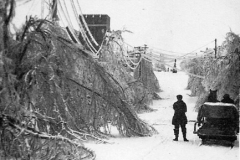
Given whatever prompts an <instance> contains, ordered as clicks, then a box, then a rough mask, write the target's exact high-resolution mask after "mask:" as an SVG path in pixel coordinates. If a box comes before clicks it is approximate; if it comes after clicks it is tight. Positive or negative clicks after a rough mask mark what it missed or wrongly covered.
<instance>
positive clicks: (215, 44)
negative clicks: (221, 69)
mask: <svg viewBox="0 0 240 160" xmlns="http://www.w3.org/2000/svg"><path fill="white" fill-rule="evenodd" d="M215 58H217V39H215Z"/></svg>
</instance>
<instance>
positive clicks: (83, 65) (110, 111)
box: [0, 0, 156, 159]
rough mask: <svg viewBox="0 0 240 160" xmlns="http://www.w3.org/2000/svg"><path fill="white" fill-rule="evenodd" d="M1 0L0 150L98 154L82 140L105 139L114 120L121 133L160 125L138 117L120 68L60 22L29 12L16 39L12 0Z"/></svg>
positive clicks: (44, 155)
mask: <svg viewBox="0 0 240 160" xmlns="http://www.w3.org/2000/svg"><path fill="white" fill-rule="evenodd" d="M1 2H2V1H1ZM3 4H4V5H1V23H0V24H1V30H0V31H1V34H0V35H3V36H2V37H1V41H2V42H3V45H2V46H1V48H0V49H1V50H0V52H1V66H0V71H1V92H0V94H1V97H0V122H1V123H0V138H1V145H0V152H1V158H5V159H12V158H14V157H15V158H16V159H19V158H20V159H95V154H94V152H93V151H91V150H90V149H88V148H86V147H84V142H85V141H87V140H96V141H100V142H105V141H104V140H103V139H102V138H107V137H108V136H110V135H111V130H110V129H109V124H111V126H115V127H116V128H117V129H118V131H119V133H120V134H122V135H123V136H151V135H152V134H154V133H156V130H155V129H154V128H152V127H151V126H149V125H148V124H147V123H145V122H144V121H142V120H141V119H139V118H138V116H137V114H136V113H135V111H134V110H133V108H134V107H132V104H130V103H128V102H129V101H128V99H127V97H126V94H125V91H124V89H125V88H123V87H122V85H120V83H119V82H118V80H117V79H116V78H115V76H114V75H112V74H110V73H109V72H107V70H106V69H105V68H104V67H103V66H102V64H101V63H100V62H98V61H97V60H94V59H92V57H91V56H89V55H88V54H87V53H86V52H85V51H84V50H83V49H82V48H81V46H78V45H76V44H74V43H72V42H71V41H70V40H69V39H68V38H67V35H66V32H65V31H64V30H62V28H60V27H58V26H57V25H56V24H53V23H52V22H49V21H47V20H38V19H35V18H32V17H30V18H29V19H28V20H27V22H26V24H25V27H24V29H23V30H22V32H21V33H20V34H19V39H18V40H17V41H16V40H13V39H12V38H11V37H10V34H9V31H8V29H9V22H10V19H11V17H12V14H11V11H13V10H14V5H13V4H14V0H12V1H3ZM2 33H3V34H2ZM102 52H107V51H106V50H103V51H102Z"/></svg>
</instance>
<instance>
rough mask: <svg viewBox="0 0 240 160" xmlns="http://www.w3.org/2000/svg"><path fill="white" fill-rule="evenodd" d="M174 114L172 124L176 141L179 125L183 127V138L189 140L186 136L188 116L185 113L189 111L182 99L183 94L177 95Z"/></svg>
mask: <svg viewBox="0 0 240 160" xmlns="http://www.w3.org/2000/svg"><path fill="white" fill-rule="evenodd" d="M173 109H174V116H173V118H172V124H173V125H174V135H175V139H173V140H174V141H178V134H179V127H181V129H182V134H183V140H184V141H185V142H188V140H187V138H186V133H187V129H186V124H187V116H186V115H185V113H186V112H187V105H186V103H185V102H183V100H182V95H177V102H175V103H174V104H173Z"/></svg>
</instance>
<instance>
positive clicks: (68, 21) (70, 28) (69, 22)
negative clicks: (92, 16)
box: [58, 1, 81, 44]
mask: <svg viewBox="0 0 240 160" xmlns="http://www.w3.org/2000/svg"><path fill="white" fill-rule="evenodd" d="M58 2H59V5H60V9H62V13H63V16H64V17H65V20H66V21H67V24H68V26H69V30H70V31H71V32H72V36H73V37H74V39H75V40H76V41H77V43H78V44H81V43H80V41H79V40H78V38H77V37H76V36H75V33H74V29H73V26H72V23H71V21H70V20H69V19H68V18H67V16H66V14H65V12H64V10H63V7H62V4H61V1H58Z"/></svg>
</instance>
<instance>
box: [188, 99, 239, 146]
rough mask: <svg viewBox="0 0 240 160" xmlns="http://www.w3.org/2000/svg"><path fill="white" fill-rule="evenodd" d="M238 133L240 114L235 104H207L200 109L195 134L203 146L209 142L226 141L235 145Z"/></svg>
mask: <svg viewBox="0 0 240 160" xmlns="http://www.w3.org/2000/svg"><path fill="white" fill-rule="evenodd" d="M197 126H198V127H197ZM238 132H239V112H238V110H237V108H236V106H235V105H234V104H230V103H221V102H216V103H213V102H205V103H204V104H203V105H202V106H201V107H200V109H199V112H198V116H197V122H196V123H195V124H194V132H193V133H194V134H197V135H198V136H199V138H201V139H202V143H203V144H204V143H205V142H207V141H208V140H216V141H220V140H224V141H228V142H231V143H232V145H233V142H234V141H235V140H236V139H237V134H238Z"/></svg>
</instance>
